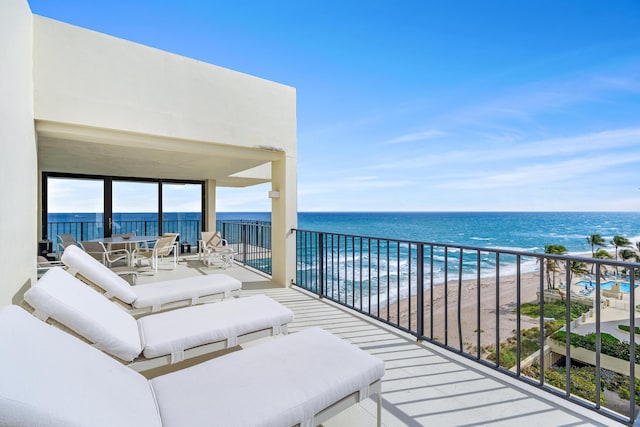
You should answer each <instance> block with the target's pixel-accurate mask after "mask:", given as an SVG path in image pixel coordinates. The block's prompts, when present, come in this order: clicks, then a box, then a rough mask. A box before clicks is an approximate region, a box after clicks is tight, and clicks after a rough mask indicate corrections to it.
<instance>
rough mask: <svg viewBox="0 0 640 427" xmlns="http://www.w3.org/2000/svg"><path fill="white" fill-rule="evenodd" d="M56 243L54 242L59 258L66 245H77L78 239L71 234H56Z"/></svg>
mask: <svg viewBox="0 0 640 427" xmlns="http://www.w3.org/2000/svg"><path fill="white" fill-rule="evenodd" d="M56 238H57V239H58V243H57V244H56V254H57V257H58V258H60V256H61V255H62V253H63V252H64V250H65V249H66V248H67V246H78V241H77V240H76V238H75V237H73V234H58V235H57V236H56Z"/></svg>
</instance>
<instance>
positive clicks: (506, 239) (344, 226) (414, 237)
mask: <svg viewBox="0 0 640 427" xmlns="http://www.w3.org/2000/svg"><path fill="white" fill-rule="evenodd" d="M199 218H200V214H199V213H164V214H163V219H164V221H174V220H193V219H199ZM217 218H218V220H263V221H269V220H270V219H271V216H270V213H268V212H259V213H255V212H251V213H242V212H223V213H218V214H217ZM135 220H139V221H145V220H148V221H154V220H157V218H156V215H155V214H153V213H127V214H119V215H115V216H114V221H115V225H114V230H117V229H118V222H119V221H135ZM49 221H98V222H101V221H102V215H101V214H100V215H98V214H85V213H75V214H50V215H49ZM298 229H300V230H310V231H324V232H333V233H342V234H353V235H362V236H367V237H381V238H385V239H399V240H409V241H422V242H428V243H429V242H433V243H439V244H454V245H463V246H473V247H481V248H489V249H510V250H522V251H530V252H540V253H542V252H544V247H545V245H552V244H555V245H563V246H565V247H566V248H567V250H568V253H569V254H574V255H590V253H591V247H590V246H589V244H588V243H587V236H589V235H591V234H600V235H601V236H602V237H604V239H605V240H606V241H607V242H609V241H610V240H611V238H612V237H613V236H615V235H622V236H625V237H627V238H628V239H629V240H631V241H632V242H636V241H638V240H640V214H638V213H602V212H597V213H593V212H588V213H584V212H546V213H540V212H535V213H525V212H516V213H514V212H433V213H431V212H429V213H414V212H397V213H392V212H391V213H390V212H376V213H349V212H339V213H310V212H301V213H299V214H298ZM141 234H142V233H141ZM146 234H153V233H149V232H148V233H146ZM189 234H193V236H190V235H189ZM196 235H199V232H198V231H197V228H196V229H193V230H190V231H187V232H186V233H185V232H182V234H181V240H186V241H190V242H195V241H197V240H198V238H199V236H196ZM365 242H366V241H365ZM365 245H366V243H365ZM365 249H366V248H365ZM606 249H609V250H612V249H613V246H611V245H608V246H607V247H606ZM364 253H365V254H366V250H365V252H364ZM364 257H366V255H363V260H364V261H365V262H366V263H370V265H371V269H372V270H371V271H373V272H374V273H372V274H375V272H376V271H378V269H379V270H380V271H385V272H388V274H389V277H390V279H391V280H392V281H395V279H396V277H398V276H399V277H400V278H401V280H402V281H407V282H409V283H413V285H411V286H415V283H416V280H415V277H414V275H415V269H414V270H410V269H409V268H408V266H409V264H413V265H415V253H414V254H413V255H412V259H411V260H410V259H409V257H408V256H407V253H406V247H405V248H403V249H402V256H401V257H400V258H398V259H391V260H389V262H387V261H386V260H381V261H380V265H378V261H377V259H371V260H369V259H364ZM433 257H434V261H435V262H436V266H435V269H434V272H433V276H434V283H441V282H442V281H443V279H444V271H445V270H447V271H449V272H450V273H455V269H456V268H457V257H458V255H457V253H449V254H448V259H449V264H448V265H447V266H446V267H445V266H444V262H443V261H444V259H445V257H444V249H443V248H442V247H439V248H436V249H435V251H434V253H433ZM360 262H361V260H360V259H359V257H357V256H354V255H353V254H350V253H349V251H348V250H347V248H346V244H345V246H343V247H342V248H341V250H340V253H339V254H338V263H339V266H338V267H337V270H339V271H344V272H345V274H344V277H346V278H349V277H352V275H353V273H354V272H355V273H356V275H357V276H358V277H357V278H358V280H362V281H365V282H367V283H368V281H371V283H372V288H375V287H376V286H377V283H374V282H375V281H376V280H377V276H376V277H371V278H369V277H368V275H369V270H368V268H367V269H365V271H360V269H359V268H358V267H359V263H360ZM495 262H496V260H495V257H493V256H492V255H491V254H482V256H481V266H482V269H485V268H486V270H483V271H487V272H489V273H487V274H493V273H492V272H493V271H495V270H494V267H495ZM514 262H515V258H514V257H508V256H503V257H501V258H500V269H501V270H500V271H501V273H502V274H512V273H513V272H515V263H514ZM387 264H388V265H387ZM475 265H476V263H475V260H474V259H473V256H470V257H465V260H464V267H463V277H465V278H472V277H475V273H474V271H475V270H474V269H475ZM314 268H315V267H314V266H313V265H301V264H298V269H299V270H301V271H307V272H309V273H310V274H312V275H313V274H317V272H315V270H314ZM521 268H522V271H523V272H526V271H533V270H535V269H537V264H536V261H535V260H534V259H528V260H525V261H524V262H523V264H522V265H521ZM385 274H387V273H385ZM483 274H484V273H483ZM385 278H386V276H384V277H382V276H381V277H380V280H384V279H385ZM394 292H395V291H394ZM413 292H415V289H414V288H413V287H411V288H409V287H407V288H406V289H403V290H401V291H400V292H399V294H398V295H395V294H393V293H392V295H391V298H392V299H393V300H396V299H397V298H402V297H405V296H406V295H407V294H408V293H413Z"/></svg>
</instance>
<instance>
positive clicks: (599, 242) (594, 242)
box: [587, 234, 607, 258]
mask: <svg viewBox="0 0 640 427" xmlns="http://www.w3.org/2000/svg"><path fill="white" fill-rule="evenodd" d="M587 242H588V243H589V244H590V245H591V257H592V258H595V257H596V246H604V245H606V244H607V242H606V241H605V240H604V237H602V236H601V235H599V234H592V235H591V236H589V237H587Z"/></svg>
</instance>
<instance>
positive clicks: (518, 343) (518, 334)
mask: <svg viewBox="0 0 640 427" xmlns="http://www.w3.org/2000/svg"><path fill="white" fill-rule="evenodd" d="M520 285H521V284H520V255H516V375H517V376H520V357H521V348H520V347H521V346H522V342H521V341H522V340H521V337H522V332H521V330H520V326H521V325H520V303H521V301H520V297H521V294H520Z"/></svg>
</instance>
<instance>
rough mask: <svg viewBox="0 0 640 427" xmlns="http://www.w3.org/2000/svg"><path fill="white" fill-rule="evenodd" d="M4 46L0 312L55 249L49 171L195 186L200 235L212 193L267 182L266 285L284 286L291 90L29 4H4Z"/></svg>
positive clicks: (0, 26) (291, 202)
mask: <svg viewBox="0 0 640 427" xmlns="http://www.w3.org/2000/svg"><path fill="white" fill-rule="evenodd" d="M0 39H1V40H2V49H0V64H2V66H1V67H0V104H1V107H0V129H1V130H0V145H1V150H2V155H1V156H0V171H1V172H0V173H1V174H2V183H3V185H2V188H1V189H0V199H1V200H2V208H1V210H0V235H2V236H3V237H4V240H5V242H11V243H10V244H5V245H2V248H1V249H0V259H1V260H2V261H1V262H2V270H3V280H2V285H0V303H1V304H3V305H4V304H9V303H11V302H12V300H14V299H15V296H16V295H17V294H18V295H19V294H21V290H22V291H24V289H26V288H28V287H29V286H30V284H31V283H33V282H34V281H35V280H36V268H35V266H36V262H35V260H36V254H37V253H38V242H39V241H40V240H41V239H43V238H48V239H50V240H55V237H56V236H46V231H44V232H43V230H42V223H43V212H46V207H43V206H42V197H41V196H42V192H43V191H45V190H46V188H43V187H46V182H44V183H43V180H42V176H43V173H49V172H51V173H59V174H70V175H71V174H74V175H75V176H85V175H87V176H88V175H91V176H103V177H134V178H149V179H155V180H167V181H171V180H178V181H179V180H183V181H184V180H189V181H202V182H204V183H205V184H204V187H205V191H204V193H205V195H204V197H203V198H204V205H205V206H204V212H206V214H205V215H206V217H205V218H203V220H204V223H205V224H204V228H205V229H215V221H216V188H218V187H221V186H227V187H244V186H251V185H255V184H259V183H267V182H271V183H272V190H273V191H274V192H275V193H273V194H272V196H276V195H277V197H272V199H271V200H272V227H273V233H272V234H273V236H274V237H273V242H272V251H273V255H274V256H273V259H274V260H278V261H275V262H274V264H273V278H274V281H276V282H277V283H280V284H281V285H283V286H284V285H285V284H287V283H290V282H291V279H292V278H293V275H294V265H293V260H294V256H293V254H294V250H295V249H294V246H295V241H294V239H293V238H292V237H290V234H289V233H287V232H286V230H290V229H292V228H295V227H296V212H297V207H296V92H295V89H294V88H292V87H289V86H285V85H282V84H279V83H274V82H271V81H267V80H264V79H260V78H257V77H253V76H250V75H247V74H242V73H239V72H235V71H231V70H228V69H224V68H221V67H217V66H215V65H211V64H206V63H203V62H200V61H196V60H193V59H189V58H185V57H182V56H179V55H174V54H172V53H169V52H164V51H161V50H158V49H153V48H150V47H147V46H142V45H140V44H136V43H132V42H130V41H127V40H122V39H118V38H115V37H111V36H108V35H106V34H101V33H97V32H95V31H90V30H87V29H84V28H79V27H76V26H73V25H69V24H66V23H63V22H59V21H55V20H52V19H48V18H44V17H41V16H37V15H33V14H32V13H31V11H30V8H29V5H28V3H27V1H26V0H7V1H3V2H1V3H0ZM265 193H266V192H265ZM264 197H265V198H267V197H268V195H267V194H265V195H264ZM105 234H106V233H105Z"/></svg>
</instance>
